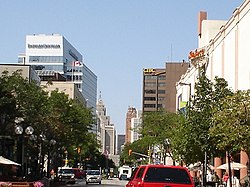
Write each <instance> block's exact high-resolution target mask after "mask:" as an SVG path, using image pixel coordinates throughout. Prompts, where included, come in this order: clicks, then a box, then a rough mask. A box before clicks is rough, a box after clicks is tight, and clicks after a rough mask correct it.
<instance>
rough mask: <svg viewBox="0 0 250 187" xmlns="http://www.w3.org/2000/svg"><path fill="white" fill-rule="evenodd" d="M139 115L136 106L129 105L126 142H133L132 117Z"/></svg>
mask: <svg viewBox="0 0 250 187" xmlns="http://www.w3.org/2000/svg"><path fill="white" fill-rule="evenodd" d="M136 116H137V110H136V108H134V107H129V108H128V111H127V115H126V131H125V144H126V143H131V135H132V133H131V132H132V131H133V129H132V124H131V120H132V118H135V117H136Z"/></svg>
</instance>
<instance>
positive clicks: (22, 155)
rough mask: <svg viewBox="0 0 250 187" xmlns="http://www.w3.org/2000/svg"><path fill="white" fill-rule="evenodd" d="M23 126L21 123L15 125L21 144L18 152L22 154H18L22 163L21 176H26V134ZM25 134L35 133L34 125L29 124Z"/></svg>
mask: <svg viewBox="0 0 250 187" xmlns="http://www.w3.org/2000/svg"><path fill="white" fill-rule="evenodd" d="M23 131H24V130H23V127H22V126H20V125H16V127H15V133H16V134H17V135H19V141H18V142H19V145H18V146H17V148H18V153H19V154H20V156H18V158H19V159H20V160H19V163H21V176H22V177H23V176H26V175H27V172H26V171H27V167H25V166H24V137H25V135H24V134H23ZM24 132H25V134H26V135H28V136H30V135H32V134H33V132H34V129H33V127H31V126H28V127H26V128H25V131H24Z"/></svg>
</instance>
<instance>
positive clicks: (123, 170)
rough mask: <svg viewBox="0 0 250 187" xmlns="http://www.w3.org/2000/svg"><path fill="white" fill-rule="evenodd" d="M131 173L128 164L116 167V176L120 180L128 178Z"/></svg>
mask: <svg viewBox="0 0 250 187" xmlns="http://www.w3.org/2000/svg"><path fill="white" fill-rule="evenodd" d="M131 173H132V168H131V167H129V166H125V165H124V166H121V167H119V169H118V178H119V179H120V180H127V179H130V177H131Z"/></svg>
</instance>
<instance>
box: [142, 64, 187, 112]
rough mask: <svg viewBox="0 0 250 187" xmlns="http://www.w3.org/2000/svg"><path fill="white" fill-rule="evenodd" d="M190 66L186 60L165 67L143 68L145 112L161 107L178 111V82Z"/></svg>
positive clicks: (143, 108)
mask: <svg viewBox="0 0 250 187" xmlns="http://www.w3.org/2000/svg"><path fill="white" fill-rule="evenodd" d="M188 67H189V63H186V62H171V63H166V67H165V68H161V69H157V68H146V69H144V70H143V98H142V103H143V104H142V111H143V113H144V112H152V111H158V110H161V109H164V110H166V111H169V112H175V111H176V100H175V98H176V82H177V81H178V80H179V79H180V78H181V76H182V75H183V74H184V73H185V72H186V70H187V68H188Z"/></svg>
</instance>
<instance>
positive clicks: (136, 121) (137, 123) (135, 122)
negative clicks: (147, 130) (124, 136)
mask: <svg viewBox="0 0 250 187" xmlns="http://www.w3.org/2000/svg"><path fill="white" fill-rule="evenodd" d="M141 115H142V111H137V116H136V117H134V118H132V119H131V136H130V137H131V140H130V141H131V143H133V142H134V141H136V140H139V139H140V137H141V136H140V128H141V124H142V118H141V117H142V116H141Z"/></svg>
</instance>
